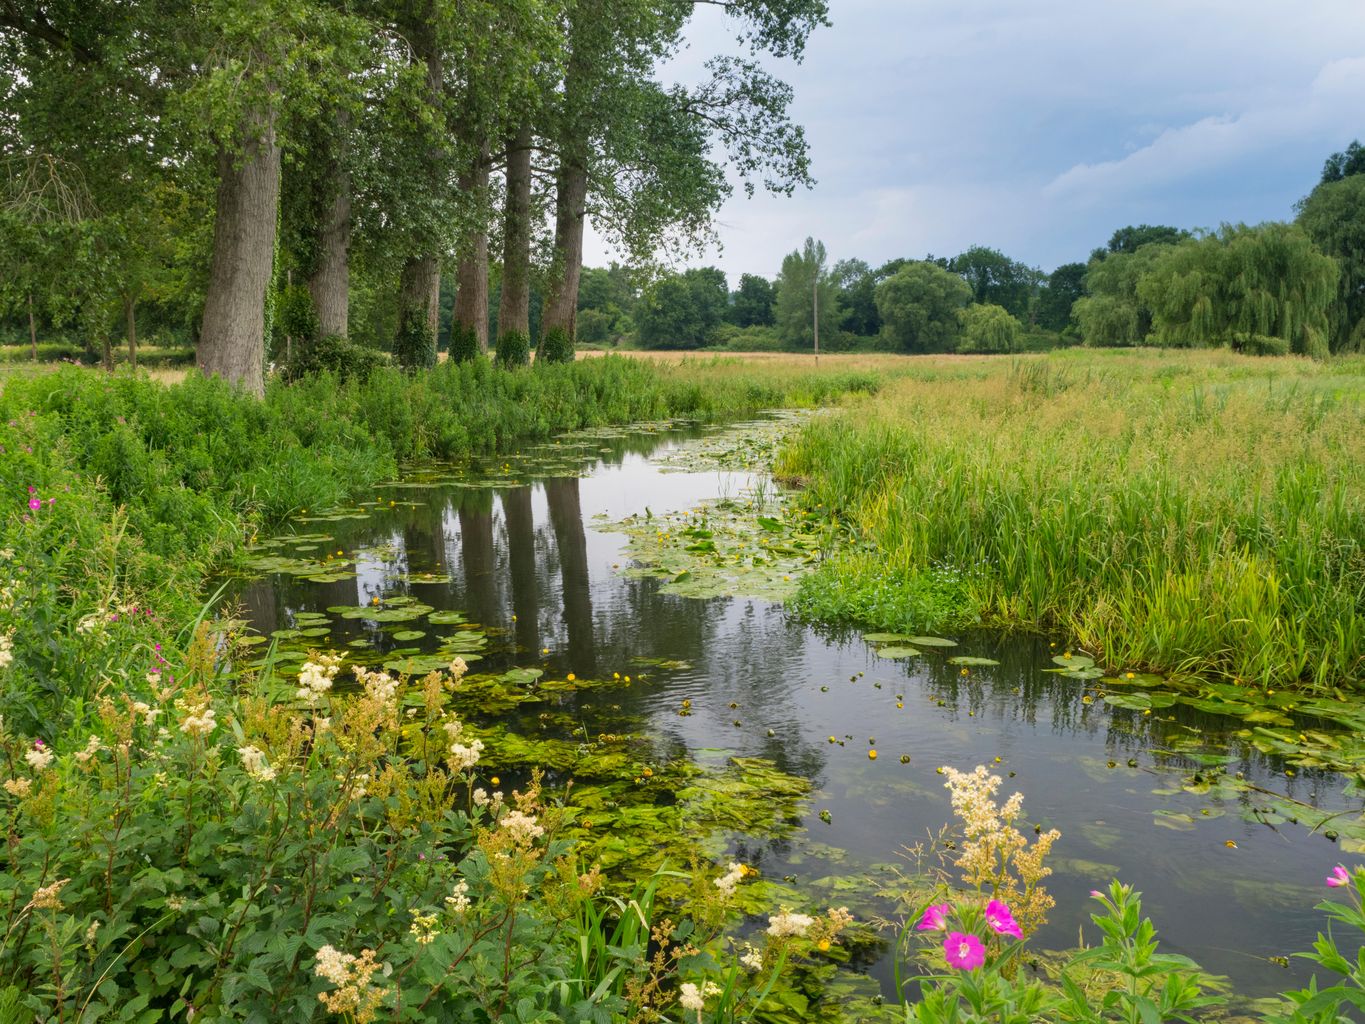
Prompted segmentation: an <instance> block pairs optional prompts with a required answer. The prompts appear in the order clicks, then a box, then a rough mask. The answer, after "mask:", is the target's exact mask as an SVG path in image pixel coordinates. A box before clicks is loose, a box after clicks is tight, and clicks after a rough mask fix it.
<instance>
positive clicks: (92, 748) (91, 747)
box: [75, 736, 104, 764]
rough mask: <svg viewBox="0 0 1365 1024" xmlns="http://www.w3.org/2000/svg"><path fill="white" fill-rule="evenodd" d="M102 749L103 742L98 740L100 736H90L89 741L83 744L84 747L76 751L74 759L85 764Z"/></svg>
mask: <svg viewBox="0 0 1365 1024" xmlns="http://www.w3.org/2000/svg"><path fill="white" fill-rule="evenodd" d="M103 749H104V744H103V743H101V742H100V738H99V737H98V736H91V737H90V739H89V741H88V742H87V743H86V744H85V749H84V750H78V751H76V754H75V757H76V760H77V761H79V762H80V763H81V764H85V763H86V762H87V761H89V760H90V759H91V758H92V757H94V756H95V755H96V754H98V753H99V752H100V751H101V750H103Z"/></svg>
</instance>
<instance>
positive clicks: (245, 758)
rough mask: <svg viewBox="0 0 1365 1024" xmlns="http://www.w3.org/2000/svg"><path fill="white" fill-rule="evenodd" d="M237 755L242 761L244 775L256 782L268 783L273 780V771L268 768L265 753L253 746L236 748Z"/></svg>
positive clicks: (268, 762) (268, 764) (268, 763)
mask: <svg viewBox="0 0 1365 1024" xmlns="http://www.w3.org/2000/svg"><path fill="white" fill-rule="evenodd" d="M237 753H238V755H239V756H240V757H241V759H242V767H243V768H244V769H245V770H246V773H247V774H248V775H250V776H251V777H252V778H253V779H255V780H256V781H257V782H270V781H272V780H273V779H274V778H275V769H274V768H272V767H270V761H269V760H268V759H267V758H266V756H265V751H263V750H261V749H260V748H258V747H254V746H245V747H238V748H237Z"/></svg>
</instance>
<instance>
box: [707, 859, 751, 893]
mask: <svg viewBox="0 0 1365 1024" xmlns="http://www.w3.org/2000/svg"><path fill="white" fill-rule="evenodd" d="M745 873H746V872H745V870H744V865H743V864H740V863H737V862H735V861H731V862H730V867H729V868H728V869H727V870H726V873H725V874H723V875H721V876H720V877H719V878H717V879H716V880H715V881H714V882H713V883H712V884H713V885H714V886H715V887H716V888H717V889H719V890H720V891H721V893H722V894H723V895H726V896H733V895H734V894H735V887H736V886H738V885H739V883H740V881H741V879H743V878H744V875H745Z"/></svg>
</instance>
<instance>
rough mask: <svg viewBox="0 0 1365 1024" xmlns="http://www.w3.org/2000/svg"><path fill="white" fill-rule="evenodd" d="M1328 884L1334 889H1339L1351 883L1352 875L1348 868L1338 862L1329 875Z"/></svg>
mask: <svg viewBox="0 0 1365 1024" xmlns="http://www.w3.org/2000/svg"><path fill="white" fill-rule="evenodd" d="M1327 884H1328V885H1330V886H1331V887H1332V888H1333V889H1338V888H1340V887H1341V886H1343V885H1350V884H1351V876H1350V874H1349V873H1348V872H1347V870H1346V869H1345V868H1344V867H1342V866H1341V865H1340V864H1338V865H1337V866H1336V867H1334V868H1333V869H1332V873H1331V874H1330V875H1328V876H1327Z"/></svg>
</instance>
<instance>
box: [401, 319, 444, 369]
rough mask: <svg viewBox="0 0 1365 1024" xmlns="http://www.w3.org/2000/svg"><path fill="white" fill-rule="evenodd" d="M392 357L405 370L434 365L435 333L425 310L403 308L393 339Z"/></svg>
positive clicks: (427, 367) (426, 367)
mask: <svg viewBox="0 0 1365 1024" xmlns="http://www.w3.org/2000/svg"><path fill="white" fill-rule="evenodd" d="M393 358H394V362H396V363H397V364H398V365H399V366H401V367H403V369H405V370H429V369H431V368H432V367H433V366H435V365H436V334H435V332H433V331H432V329H431V322H430V321H429V320H428V319H427V314H426V311H425V310H404V311H403V313H402V314H401V316H400V317H399V320H398V333H397V334H396V335H395V336H394V339H393Z"/></svg>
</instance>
